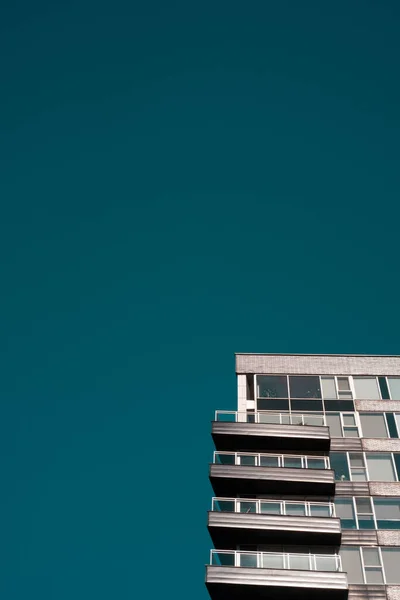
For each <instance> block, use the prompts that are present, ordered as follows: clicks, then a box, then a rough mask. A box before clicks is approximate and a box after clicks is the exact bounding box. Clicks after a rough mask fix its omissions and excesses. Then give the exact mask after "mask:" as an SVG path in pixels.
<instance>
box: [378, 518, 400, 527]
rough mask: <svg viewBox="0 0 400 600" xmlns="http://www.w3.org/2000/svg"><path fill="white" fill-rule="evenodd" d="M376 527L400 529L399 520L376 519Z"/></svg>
mask: <svg viewBox="0 0 400 600" xmlns="http://www.w3.org/2000/svg"><path fill="white" fill-rule="evenodd" d="M376 522H377V524H378V529H400V521H390V520H388V519H376Z"/></svg>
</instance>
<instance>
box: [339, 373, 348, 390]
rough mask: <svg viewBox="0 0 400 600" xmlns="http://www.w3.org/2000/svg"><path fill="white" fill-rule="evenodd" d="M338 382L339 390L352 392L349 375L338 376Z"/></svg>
mask: <svg viewBox="0 0 400 600" xmlns="http://www.w3.org/2000/svg"><path fill="white" fill-rule="evenodd" d="M337 383H338V390H339V392H350V384H349V378H348V377H338V378H337Z"/></svg>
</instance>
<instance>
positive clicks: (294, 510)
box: [286, 502, 306, 517]
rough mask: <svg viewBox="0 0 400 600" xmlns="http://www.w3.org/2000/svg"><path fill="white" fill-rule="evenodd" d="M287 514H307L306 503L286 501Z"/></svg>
mask: <svg viewBox="0 0 400 600" xmlns="http://www.w3.org/2000/svg"><path fill="white" fill-rule="evenodd" d="M286 514H287V515H299V516H302V517H303V516H305V514H306V506H305V504H292V503H290V502H287V503H286Z"/></svg>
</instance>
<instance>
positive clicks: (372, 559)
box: [363, 548, 381, 567]
mask: <svg viewBox="0 0 400 600" xmlns="http://www.w3.org/2000/svg"><path fill="white" fill-rule="evenodd" d="M363 555H364V565H365V566H366V567H380V566H381V560H380V558H379V551H378V549H377V548H363Z"/></svg>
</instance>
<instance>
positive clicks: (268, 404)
mask: <svg viewBox="0 0 400 600" xmlns="http://www.w3.org/2000/svg"><path fill="white" fill-rule="evenodd" d="M257 410H276V411H287V410H289V400H274V398H267V399H261V400H260V399H258V400H257Z"/></svg>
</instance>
